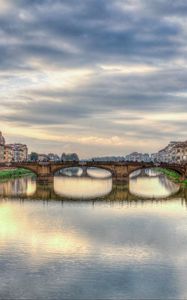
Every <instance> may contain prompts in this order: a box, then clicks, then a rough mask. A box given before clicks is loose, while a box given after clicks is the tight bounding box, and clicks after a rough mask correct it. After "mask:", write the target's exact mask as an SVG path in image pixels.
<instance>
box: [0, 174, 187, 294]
mask: <svg viewBox="0 0 187 300" xmlns="http://www.w3.org/2000/svg"><path fill="white" fill-rule="evenodd" d="M89 175H90V176H92V177H86V178H84V177H80V176H78V177H71V176H69V177H62V176H56V177H55V179H54V186H39V185H37V184H36V181H35V179H34V178H31V177H25V178H18V179H13V180H8V181H6V182H1V183H0V299H140V298H141V299H184V298H187V285H186V278H187V209H186V207H187V206H186V204H187V190H186V189H185V188H183V187H180V186H179V185H177V184H175V183H173V182H172V181H170V180H169V179H168V178H167V177H166V176H165V175H163V174H161V173H158V172H156V171H154V170H142V171H137V172H134V173H133V174H132V175H131V177H130V181H129V183H126V184H123V185H122V184H121V185H117V184H114V183H112V179H111V178H109V177H108V176H107V174H106V178H105V176H104V174H103V171H102V172H99V171H97V170H91V171H90V172H89Z"/></svg>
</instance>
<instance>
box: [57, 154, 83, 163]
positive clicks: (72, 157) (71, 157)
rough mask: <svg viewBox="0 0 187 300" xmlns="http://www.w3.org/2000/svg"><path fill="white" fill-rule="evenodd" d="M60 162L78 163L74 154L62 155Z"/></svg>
mask: <svg viewBox="0 0 187 300" xmlns="http://www.w3.org/2000/svg"><path fill="white" fill-rule="evenodd" d="M61 161H76V162H78V161H79V157H78V155H77V154H76V153H67V154H66V153H62V156H61Z"/></svg>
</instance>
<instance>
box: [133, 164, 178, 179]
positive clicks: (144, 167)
mask: <svg viewBox="0 0 187 300" xmlns="http://www.w3.org/2000/svg"><path fill="white" fill-rule="evenodd" d="M156 168H160V169H167V170H169V171H174V172H176V173H178V174H179V175H181V176H183V175H184V173H183V170H182V169H180V168H177V167H175V166H168V165H165V166H163V165H161V166H138V167H136V168H134V169H133V170H131V172H130V173H129V177H130V175H131V174H132V173H133V172H135V171H138V170H144V169H156Z"/></svg>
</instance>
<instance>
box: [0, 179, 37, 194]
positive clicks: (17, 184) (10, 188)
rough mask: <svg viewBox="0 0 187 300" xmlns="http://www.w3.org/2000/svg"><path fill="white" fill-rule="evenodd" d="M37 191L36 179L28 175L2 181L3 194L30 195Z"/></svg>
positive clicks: (0, 184) (0, 187)
mask: <svg viewBox="0 0 187 300" xmlns="http://www.w3.org/2000/svg"><path fill="white" fill-rule="evenodd" d="M35 192H36V180H35V178H33V177H30V176H27V177H23V178H14V179H10V180H7V181H5V182H0V195H1V196H16V195H17V196H19V195H25V196H30V195H33V194H34V193H35Z"/></svg>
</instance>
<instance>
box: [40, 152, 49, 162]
mask: <svg viewBox="0 0 187 300" xmlns="http://www.w3.org/2000/svg"><path fill="white" fill-rule="evenodd" d="M38 161H41V162H42V161H49V159H48V156H47V155H46V154H38Z"/></svg>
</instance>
